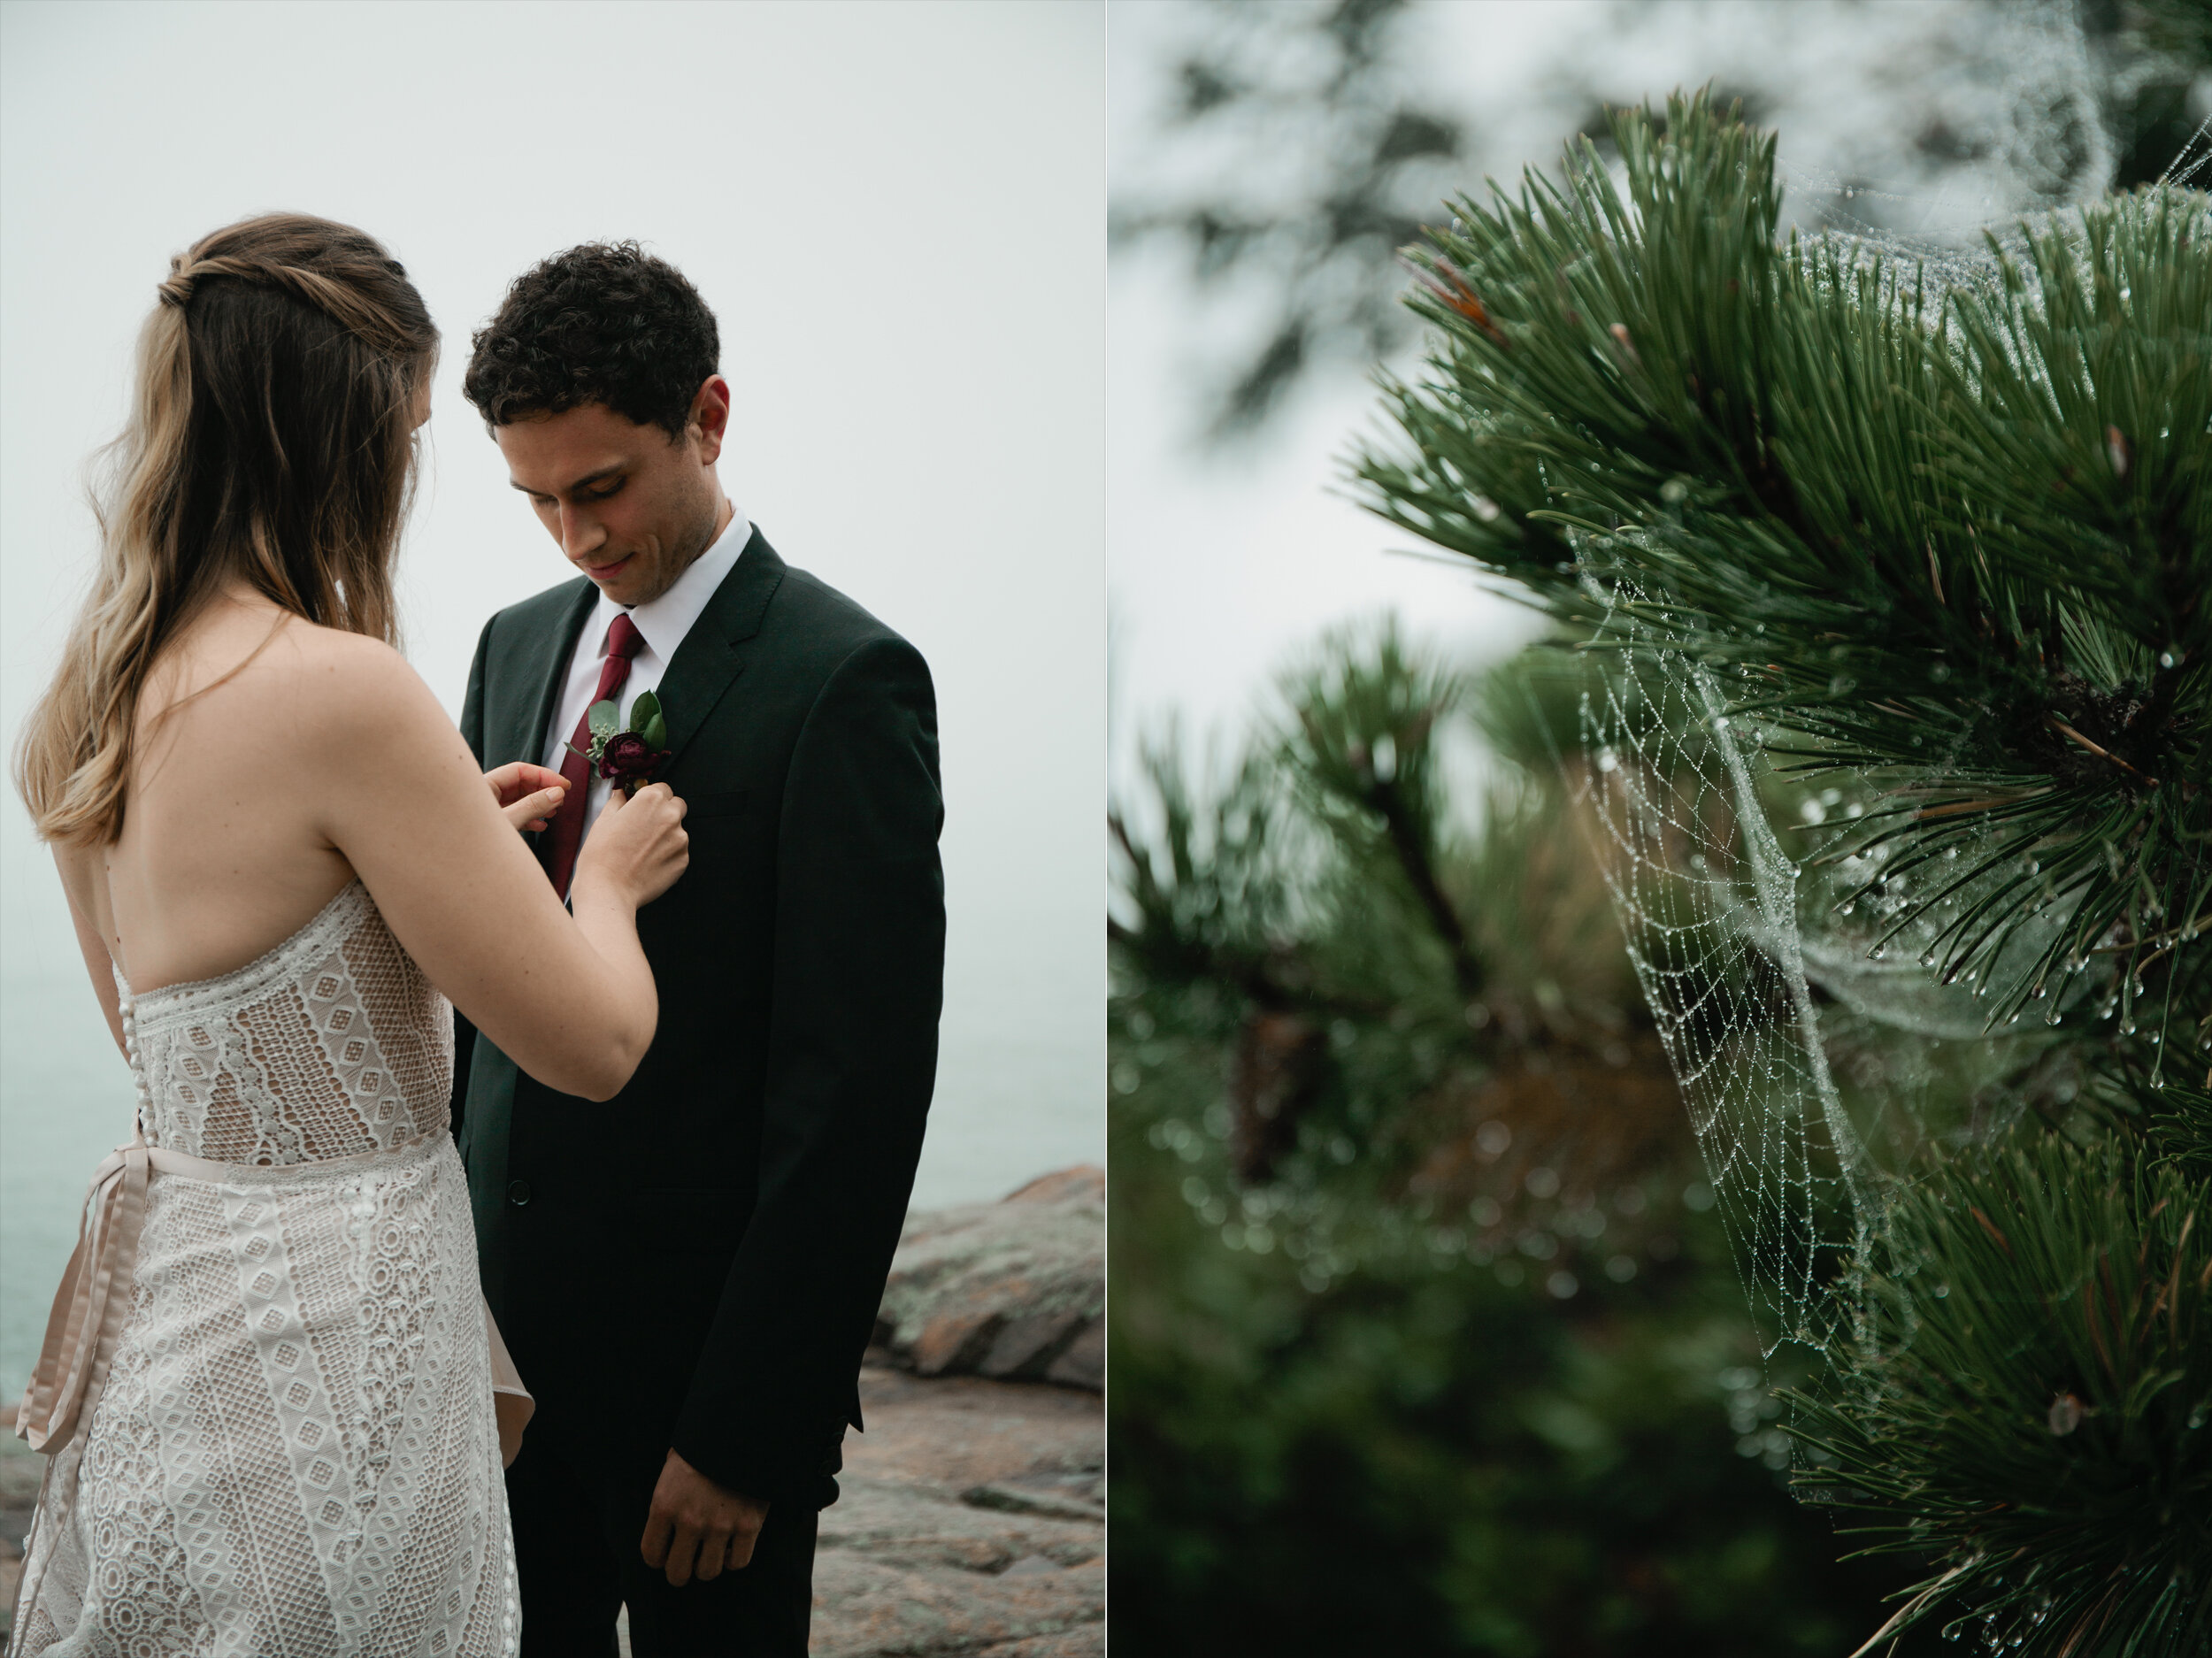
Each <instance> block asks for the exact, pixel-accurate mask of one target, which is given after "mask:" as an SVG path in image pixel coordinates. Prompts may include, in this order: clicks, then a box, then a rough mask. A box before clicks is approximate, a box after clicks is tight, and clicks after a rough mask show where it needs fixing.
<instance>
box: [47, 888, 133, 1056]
mask: <svg viewBox="0 0 2212 1658" xmlns="http://www.w3.org/2000/svg"><path fill="white" fill-rule="evenodd" d="M83 856H84V855H83V854H81V853H73V852H72V851H71V850H70V849H69V848H66V847H56V848H54V866H55V868H56V869H58V870H59V871H61V890H62V896H63V897H65V898H66V899H67V900H68V901H69V924H70V925H72V926H73V927H74V928H76V930H77V948H79V949H80V950H81V951H83V952H84V967H85V971H86V972H88V973H89V974H91V975H92V994H94V995H96V996H97V997H98V998H99V999H100V1011H101V1013H102V1014H103V1015H104V1016H105V1017H106V1019H107V1022H108V1034H109V1035H110V1036H112V1037H113V1038H114V1039H115V1048H116V1051H117V1052H118V1053H127V1052H128V1051H129V1050H128V1049H127V1048H125V1047H124V1044H123V1009H122V1005H121V1003H120V1002H118V1001H117V1000H116V994H115V963H114V960H113V958H112V957H111V956H109V955H108V947H107V945H106V944H105V943H104V941H103V940H101V937H100V929H99V927H98V925H96V923H95V922H94V921H93V919H92V917H90V916H89V915H88V914H86V913H85V907H84V906H83V905H82V904H81V903H80V902H78V901H77V894H78V891H79V885H80V882H81V880H82V879H83V877H84V873H85V871H84V868H83V864H82V859H83Z"/></svg>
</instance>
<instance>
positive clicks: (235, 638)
mask: <svg viewBox="0 0 2212 1658" xmlns="http://www.w3.org/2000/svg"><path fill="white" fill-rule="evenodd" d="M437 348H438V335H437V332H436V330H435V328H434V326H432V324H431V321H430V317H429V314H428V312H427V311H426V310H425V309H424V306H423V303H422V300H421V297H420V296H419V295H418V294H417V293H416V291H415V289H414V288H413V286H412V285H411V283H410V282H409V281H408V280H407V277H406V272H404V270H403V268H402V267H401V266H400V265H399V264H398V263H397V262H396V261H395V260H393V259H392V258H391V257H389V256H388V254H386V253H385V251H384V249H382V248H381V247H380V246H379V245H378V244H377V243H376V242H373V240H371V239H370V238H369V237H368V236H366V235H364V234H362V233H361V232H359V231H357V230H353V229H349V228H348V227H347V226H342V225H337V224H333V223H331V222H329V221H327V220H324V219H311V218H307V217H303V216H300V215H296V214H278V215H271V216H268V217H265V218H259V219H250V220H247V221H245V222H243V223H241V224H237V225H234V226H230V227H228V228H227V229H224V230H219V231H217V232H216V233H215V234H212V235H211V236H209V237H207V238H206V239H204V241H202V242H199V243H198V244H197V245H196V247H194V248H193V249H191V251H190V252H189V253H188V254H187V255H185V256H183V257H181V258H180V259H179V260H177V261H175V262H174V264H173V273H172V274H171V276H170V277H169V279H168V280H166V281H165V282H164V283H162V284H161V287H160V292H159V301H158V303H157V305H156V307H155V309H154V311H153V314H152V316H151V317H150V319H148V321H147V323H146V325H145V330H144V333H143V335H142V340H141V343H140V355H139V360H138V366H137V380H136V390H135V396H134V407H133V411H132V414H131V418H130V420H129V423H128V426H127V429H126V431H125V433H124V434H123V436H122V437H121V439H120V440H119V442H118V444H117V446H116V450H115V458H116V461H117V463H118V464H117V469H116V477H115V486H114V489H113V491H112V495H111V498H110V499H109V500H108V501H107V502H106V503H105V508H104V512H103V515H102V531H103V541H102V552H101V559H100V567H99V572H98V576H97V579H96V582H95V584H94V587H93V591H92V594H91V596H90V598H89V599H88V602H87V603H86V604H85V607H84V610H83V611H82V613H81V616H80V617H79V618H78V620H77V623H76V626H75V627H74V629H73V632H72V633H71V634H70V636H69V640H68V643H67V645H66V648H65V650H64V653H63V656H62V661H61V666H60V668H59V670H58V672H57V673H56V675H55V677H54V680H53V683H52V685H51V687H50V688H49V690H48V691H47V693H46V695H45V698H44V700H43V701H42V702H41V703H40V704H39V706H38V708H37V710H36V711H35V713H34V714H33V716H32V718H31V719H30V721H29V722H28V725H27V728H26V731H25V733H24V737H23V740H22V745H21V749H20V753H19V759H18V778H17V781H18V785H19V788H20V789H21V792H22V794H23V797H24V800H25V801H26V802H27V804H28V806H29V808H30V810H31V813H32V816H33V817H34V818H35V820H36V823H37V826H38V830H39V833H41V835H42V836H43V837H44V838H45V839H46V840H47V841H49V842H50V843H51V845H52V847H53V848H54V854H55V861H56V863H57V864H58V866H59V869H60V872H61V879H62V884H63V886H64V887H65V888H66V889H67V891H68V894H69V902H70V908H71V910H72V913H73V917H74V919H75V923H76V928H77V935H78V940H79V942H80V943H81V946H82V948H83V951H84V956H85V963H86V966H87V967H88V969H89V971H90V972H91V976H92V983H93V988H94V992H95V994H97V995H98V997H99V998H100V1002H101V1004H102V1006H103V1007H104V1009H105V1010H106V1014H107V1020H108V1025H109V1028H110V1029H111V1032H113V1033H114V1037H115V1040H116V1042H117V1044H118V1046H119V1047H120V1048H121V1049H122V1050H123V1053H124V1055H125V1056H126V1058H127V1060H128V1062H129V1065H130V1069H131V1072H132V1075H133V1077H134V1079H135V1081H136V1084H137V1091H138V1110H137V1133H136V1136H135V1138H134V1141H133V1143H132V1144H131V1145H129V1146H127V1147H125V1148H122V1150H120V1151H119V1152H118V1153H117V1154H116V1155H114V1156H112V1157H111V1158H109V1159H108V1161H107V1163H104V1164H103V1165H102V1168H101V1170H100V1171H98V1173H97V1175H96V1179H95V1186H94V1191H93V1194H92V1196H91V1198H90V1199H89V1200H88V1211H87V1221H86V1230H85V1234H84V1238H83V1240H82V1241H81V1243H80V1245H79V1248H78V1255H77V1258H76V1259H75V1260H74V1261H73V1263H71V1270H70V1273H69V1276H68V1278H66V1280H65V1282H64V1284H63V1286H62V1288H61V1292H60V1293H59V1294H58V1296H57V1298H56V1301H55V1312H54V1319H53V1323H52V1325H51V1326H50V1331H49V1334H48V1339H47V1345H46V1350H45V1352H44V1354H43V1355H42V1358H41V1360H40V1362H39V1367H38V1370H37V1373H36V1374H35V1377H34V1378H33V1381H32V1385H31V1387H30V1389H29V1391H28V1392H27V1393H26V1395H25V1399H24V1403H23V1406H22V1408H21V1409H20V1411H19V1418H18V1432H21V1433H23V1434H24V1435H25V1437H27V1439H30V1440H31V1442H32V1444H33V1445H34V1447H36V1448H38V1449H41V1450H42V1451H43V1452H44V1453H45V1454H46V1455H48V1457H49V1459H50V1461H49V1463H48V1467H47V1474H46V1480H45V1484H44V1486H43V1488H42V1491H41V1493H40V1497H39V1502H38V1508H37V1513H36V1516H35V1520H34V1523H33V1529H32V1532H31V1536H30V1538H29V1539H28V1542H27V1551H26V1558H25V1562H24V1573H23V1581H22V1587H21V1589H20V1591H19V1598H18V1602H17V1606H16V1611H15V1623H14V1626H13V1627H14V1635H13V1639H12V1646H11V1651H12V1653H18V1654H40V1653H45V1654H110V1653H112V1654H141V1653H172V1652H194V1653H201V1652H208V1653H234V1654H267V1653H277V1652H282V1653H287V1654H310V1653H318V1654H319V1653H347V1654H387V1653H390V1654H397V1653H410V1654H412V1653H427V1654H440V1655H441V1658H449V1655H452V1654H492V1653H512V1652H513V1651H514V1650H515V1647H516V1644H517V1639H518V1613H517V1610H516V1600H515V1588H514V1573H513V1567H512V1555H511V1545H510V1540H509V1534H508V1525H507V1512H506V1498H505V1492H504V1487H503V1482H502V1478H501V1472H500V1469H501V1462H502V1455H501V1442H502V1438H503V1433H502V1430H503V1428H504V1430H505V1435H504V1437H505V1438H506V1439H508V1441H509V1453H508V1454H509V1455H511V1442H512V1440H513V1439H514V1437H515V1435H516V1434H518V1432H519V1425H518V1418H519V1417H520V1416H522V1415H524V1414H526V1409H527V1396H526V1394H523V1393H521V1391H520V1388H519V1386H518V1384H517V1383H515V1382H513V1381H512V1379H511V1370H508V1371H507V1375H508V1378H509V1379H507V1380H506V1382H505V1384H504V1386H505V1392H504V1393H502V1394H501V1397H500V1408H499V1409H496V1410H495V1403H494V1399H495V1369H504V1368H505V1366H504V1358H505V1355H504V1351H503V1348H502V1347H500V1345H499V1341H498V1337H497V1333H496V1332H495V1331H494V1330H493V1329H492V1328H491V1325H490V1323H489V1320H488V1316H487V1315H486V1314H485V1312H484V1311H483V1308H482V1301H481V1298H480V1294H479V1292H478V1288H477V1278H476V1253H475V1247H474V1243H473V1238H472V1228H471V1224H470V1218H469V1209H468V1194H467V1188H466V1186H465V1179H464V1177H463V1174H462V1170H461V1165H460V1163H459V1160H458V1158H457V1155H456V1153H455V1151H454V1147H453V1141H452V1140H451V1138H450V1136H449V1133H448V1125H447V1100H448V1094H449V1072H450V1069H451V1032H452V1025H451V1016H450V1014H449V1010H448V1007H447V999H448V998H450V999H451V1002H452V1003H453V1004H454V1005H455V1006H457V1007H458V1008H459V1009H460V1010H461V1011H462V1012H463V1013H464V1014H465V1015H466V1016H467V1017H468V1018H470V1019H471V1020H472V1021H473V1022H474V1023H475V1025H477V1027H478V1028H479V1029H480V1030H481V1031H482V1032H484V1033H485V1035H486V1036H487V1037H488V1039H489V1040H492V1041H494V1042H495V1043H497V1044H498V1046H499V1047H500V1048H501V1049H502V1050H503V1052H505V1053H507V1054H510V1055H513V1056H514V1058H515V1059H516V1061H517V1062H518V1063H519V1064H520V1065H521V1066H522V1067H523V1069H524V1070H526V1071H529V1072H530V1073H531V1074H532V1075H533V1076H535V1077H537V1078H540V1079H541V1080H542V1081H544V1082H545V1083H547V1084H548V1085H549V1086H551V1087H553V1088H555V1089H557V1090H558V1091H560V1092H561V1093H564V1094H580V1095H583V1096H585V1097H587V1098H589V1099H594V1100H604V1099H607V1098H609V1097H611V1095H613V1094H615V1093H616V1092H617V1091H618V1090H619V1089H620V1088H621V1086H623V1084H624V1083H625V1082H626V1080H627V1079H628V1078H629V1076H630V1074H631V1072H632V1071H633V1070H634V1068H635V1067H636V1065H637V1063H638V1061H639V1059H640V1058H641V1056H642V1055H643V1054H644V1052H645V1049H646V1047H647V1044H648V1043H649V1041H650V1040H651V1039H652V1035H653V1030H654V1025H655V1021H656V1019H657V999H656V994H655V990H654V985H653V979H652V975H651V972H650V971H649V969H648V967H647V965H646V961H645V957H644V956H643V954H642V953H641V950H640V948H639V946H638V939H637V910H638V908H639V906H641V905H642V904H645V903H648V902H651V901H652V900H653V899H654V898H656V897H657V896H659V895H660V894H662V893H663V892H664V891H665V890H666V889H667V888H668V887H670V885H672V883H673V882H674V881H675V879H677V877H678V876H679V875H680V873H681V872H682V871H683V868H684V864H685V861H686V858H687V850H686V845H685V835H684V831H683V828H682V825H681V819H682V817H683V806H682V803H681V802H679V801H677V800H676V799H674V798H673V797H672V795H671V794H670V793H669V792H668V790H667V789H666V788H665V787H660V786H656V787H649V788H646V789H643V790H641V792H640V793H639V794H637V796H636V797H635V798H634V800H630V801H628V802H624V801H623V800H622V797H621V796H620V794H619V793H618V794H617V795H616V798H615V800H614V802H611V805H610V807H609V809H608V810H607V813H606V816H605V817H603V818H602V819H601V821H600V822H599V824H598V825H597V827H596V828H595V830H594V832H593V833H592V835H591V838H590V839H589V840H588V841H586V842H585V846H584V850H583V853H582V856H581V857H580V859H579V861H578V864H577V866H576V873H575V878H574V882H573V886H572V910H573V914H571V913H569V912H568V911H565V910H564V909H563V908H562V905H561V902H560V901H559V900H558V899H557V898H556V897H555V895H554V893H553V889H552V887H550V885H549V883H548V881H547V879H546V877H545V874H544V871H542V870H541V868H540V867H539V865H538V864H536V863H535V862H534V859H533V857H532V856H531V853H530V851H529V849H528V848H527V847H526V845H525V843H524V841H523V840H522V838H521V836H520V835H518V833H515V831H516V829H517V828H518V827H534V826H541V825H542V822H543V820H544V819H545V818H546V817H548V816H549V815H550V813H551V812H552V810H554V808H555V807H556V806H557V803H558V802H559V799H560V796H561V792H562V788H563V787H565V786H564V785H563V784H562V783H561V780H560V779H559V776H558V774H557V773H555V772H551V771H542V770H541V769H539V768H537V767H534V766H511V767H504V768H502V769H501V771H497V772H495V773H493V774H491V776H490V777H489V778H487V777H485V776H484V775H483V774H481V773H480V772H479V771H477V769H476V766H475V764H474V763H473V762H472V759H471V757H470V755H469V750H468V748H467V747H466V745H465V744H464V743H463V741H462V740H461V738H460V736H459V734H458V733H457V732H456V731H455V729H454V727H453V725H452V723H451V722H450V721H449V719H448V718H446V716H445V714H444V712H443V710H442V709H441V707H440V706H439V704H438V702H437V700H436V699H435V698H434V696H433V695H431V693H430V691H429V690H428V688H427V687H426V686H425V685H424V684H423V682H422V681H421V680H420V679H418V678H417V677H416V676H415V674H414V673H413V672H411V670H410V669H409V668H408V666H407V664H405V662H404V661H403V660H402V659H401V657H400V656H399V655H398V653H397V652H396V650H395V649H393V645H392V640H393V637H394V618H393V610H392V561H393V556H394V549H395V544H396V540H397V537H398V533H399V530H400V526H401V523H402V520H403V518H404V516H405V513H406V510H407V505H408V501H409V495H410V490H411V482H412V479H413V472H414V459H415V444H414V440H413V433H414V430H415V428H416V427H417V426H419V425H420V424H421V422H422V421H423V420H424V418H426V416H427V414H428V412H429V398H430V380H431V373H432V370H433V368H434V365H435V362H436V357H437ZM487 784H488V785H489V787H487Z"/></svg>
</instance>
